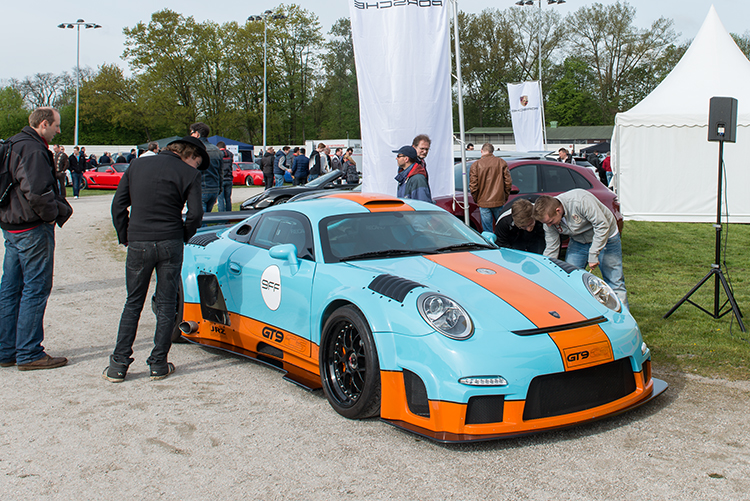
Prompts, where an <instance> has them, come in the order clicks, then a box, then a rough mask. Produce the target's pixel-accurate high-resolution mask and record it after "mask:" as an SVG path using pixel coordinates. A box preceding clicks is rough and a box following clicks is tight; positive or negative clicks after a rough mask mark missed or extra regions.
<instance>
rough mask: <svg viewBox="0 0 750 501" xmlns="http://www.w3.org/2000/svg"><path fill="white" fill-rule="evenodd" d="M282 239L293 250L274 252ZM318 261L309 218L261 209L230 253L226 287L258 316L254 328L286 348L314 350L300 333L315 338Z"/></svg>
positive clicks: (240, 306) (239, 305)
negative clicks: (313, 298) (314, 287)
mask: <svg viewBox="0 0 750 501" xmlns="http://www.w3.org/2000/svg"><path fill="white" fill-rule="evenodd" d="M281 244H293V245H294V247H295V249H296V253H295V254H294V256H288V257H287V258H279V257H272V255H271V254H272V252H271V249H273V248H274V247H277V246H279V245H281ZM277 250H278V247H277ZM295 258H296V259H295ZM295 261H296V262H295ZM315 266H316V265H315V258H314V250H313V238H312V228H311V226H310V221H309V220H308V219H307V218H306V217H305V216H304V215H302V214H300V213H297V212H294V211H274V212H272V213H268V214H264V215H262V216H261V217H260V218H259V219H258V221H257V223H255V227H254V228H252V231H250V232H249V233H248V234H247V243H246V245H240V246H238V248H237V250H235V251H234V252H233V253H232V254H231V255H230V256H229V257H228V261H227V273H226V279H225V280H226V285H227V287H222V289H223V290H228V291H229V295H230V301H231V303H232V305H233V307H234V308H235V309H237V310H239V312H240V313H241V314H242V315H243V316H245V317H248V318H251V319H253V320H255V321H257V322H258V324H257V325H254V329H255V330H256V331H257V330H260V331H261V332H260V334H261V335H262V336H263V337H265V338H267V339H269V340H270V341H272V342H273V343H274V344H276V345H277V346H278V347H279V348H281V349H282V350H293V351H295V352H296V353H298V354H302V355H306V356H309V355H310V353H309V350H310V345H309V343H300V342H299V338H303V339H305V340H309V339H310V318H311V314H310V297H311V293H312V282H313V277H314V275H315ZM250 330H253V329H252V326H251V329H250ZM255 334H256V335H257V334H259V333H258V332H255ZM290 334H292V335H291V336H290ZM303 350H304V351H306V353H302V351H303Z"/></svg>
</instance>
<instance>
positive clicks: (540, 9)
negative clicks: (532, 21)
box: [516, 0, 565, 85]
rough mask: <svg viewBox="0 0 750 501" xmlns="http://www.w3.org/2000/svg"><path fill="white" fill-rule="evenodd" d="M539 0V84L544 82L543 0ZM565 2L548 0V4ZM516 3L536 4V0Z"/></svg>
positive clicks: (562, 0)
mask: <svg viewBox="0 0 750 501" xmlns="http://www.w3.org/2000/svg"><path fill="white" fill-rule="evenodd" d="M537 1H538V2H539V13H538V15H537V19H538V22H537V30H536V44H537V47H538V49H539V85H541V84H542V0H537ZM561 3H565V0H547V5H552V4H561ZM516 5H520V6H523V5H534V0H518V1H517V2H516Z"/></svg>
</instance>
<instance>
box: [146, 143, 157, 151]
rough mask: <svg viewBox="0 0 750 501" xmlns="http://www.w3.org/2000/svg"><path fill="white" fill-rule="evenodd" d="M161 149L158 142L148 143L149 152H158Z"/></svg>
mask: <svg viewBox="0 0 750 501" xmlns="http://www.w3.org/2000/svg"><path fill="white" fill-rule="evenodd" d="M158 149H159V143H157V142H156V141H151V142H150V143H148V151H156V150H158Z"/></svg>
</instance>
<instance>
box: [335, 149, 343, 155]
mask: <svg viewBox="0 0 750 501" xmlns="http://www.w3.org/2000/svg"><path fill="white" fill-rule="evenodd" d="M339 151H344V148H336V154H337V155H338V154H339Z"/></svg>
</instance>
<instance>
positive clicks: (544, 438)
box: [0, 189, 750, 500]
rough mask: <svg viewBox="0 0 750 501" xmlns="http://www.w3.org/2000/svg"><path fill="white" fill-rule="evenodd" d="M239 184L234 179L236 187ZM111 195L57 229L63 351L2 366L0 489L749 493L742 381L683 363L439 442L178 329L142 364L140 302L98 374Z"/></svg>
mask: <svg viewBox="0 0 750 501" xmlns="http://www.w3.org/2000/svg"><path fill="white" fill-rule="evenodd" d="M251 191H252V189H237V190H236V191H235V195H234V196H235V200H242V199H244V198H245V197H247V196H249V194H250V193H251ZM110 202H111V196H95V197H84V198H81V199H79V200H71V203H72V205H73V207H74V209H75V213H74V215H73V217H72V218H71V220H70V221H69V222H68V224H66V226H65V227H64V228H62V229H58V231H57V254H56V261H57V262H56V266H55V284H54V288H53V291H52V296H51V297H50V301H49V306H48V308H47V315H46V318H45V331H46V340H45V343H44V344H45V347H46V349H47V351H48V352H49V353H50V354H52V355H53V356H66V357H68V358H69V359H70V363H69V364H68V365H67V366H66V367H64V368H61V369H55V370H48V371H33V372H19V371H18V370H16V369H15V368H5V369H0V378H2V391H1V392H0V409H2V411H1V412H0V499H2V500H21V499H24V500H26V499H65V500H67V499H112V498H114V499H123V498H126V497H127V498H135V499H167V500H193V499H195V500H202V499H208V498H219V499H230V500H233V499H264V500H267V499H270V500H276V499H279V500H281V499H284V500H286V499H295V500H296V499H310V500H329V499H333V498H334V497H335V498H338V499H368V500H369V499H408V500H413V499H420V500H421V499H424V500H435V499H460V500H480V499H491V500H505V499H507V500H557V499H565V500H579V499H607V500H613V499H617V500H619V499H622V500H625V499H627V500H632V499H659V500H662V499H664V500H666V499H685V500H698V499H700V500H709V499H711V500H713V499H716V500H739V499H750V424H749V421H748V401H749V398H748V397H750V383H749V382H747V381H742V382H728V381H723V380H712V379H706V378H701V377H696V376H693V375H689V374H682V373H666V372H664V371H663V369H662V370H661V371H660V367H659V364H658V362H657V363H656V364H655V366H654V375H655V376H657V377H660V378H662V379H665V380H666V381H668V382H669V384H670V388H669V390H667V392H666V393H665V394H664V395H662V396H661V397H659V398H658V399H656V400H655V401H653V402H651V403H650V404H649V405H647V406H645V407H643V408H640V409H637V410H635V411H632V412H629V413H626V414H624V415H621V416H617V417H614V418H610V419H606V420H603V421H599V422H597V423H594V424H590V425H586V426H579V427H575V428H570V429H566V430H562V431H555V432H550V433H544V434H540V435H535V436H528V437H523V438H516V439H510V440H501V441H494V442H485V443H479V444H470V445H440V444H435V443H432V442H430V441H428V440H424V439H421V438H419V437H417V436H415V435H411V434H409V433H406V432H403V431H400V430H398V429H396V428H393V427H391V426H389V425H387V424H385V423H382V422H380V421H378V420H375V419H373V420H367V421H350V420H347V419H344V418H342V417H340V416H339V415H338V414H336V413H335V412H334V411H333V410H332V409H331V408H330V407H329V405H328V403H327V402H326V400H325V397H324V396H323V394H322V393H321V392H313V393H310V392H307V391H305V390H303V389H301V388H299V387H297V386H295V385H293V384H291V383H288V382H286V381H284V380H283V379H282V377H281V374H280V373H279V372H277V371H275V370H273V369H270V368H267V367H265V366H261V365H258V364H256V363H254V362H252V361H249V360H246V359H243V358H240V357H237V356H233V355H229V354H226V353H223V352H220V351H217V350H213V349H208V348H201V347H198V346H195V345H186V344H178V345H174V346H173V348H172V351H171V352H170V360H171V361H172V362H174V363H175V365H176V366H177V372H176V373H175V374H173V375H172V376H170V377H169V378H167V379H165V380H163V381H158V382H152V381H150V379H149V377H148V366H146V364H145V360H146V358H147V357H148V354H149V352H150V349H151V336H152V333H153V329H154V324H155V322H154V316H153V314H152V313H151V312H150V309H149V307H148V305H147V307H146V308H145V310H144V314H143V318H142V319H141V324H140V331H139V338H138V339H137V341H136V344H135V355H134V357H135V359H136V361H135V362H134V364H133V365H132V366H131V371H130V373H129V374H128V379H127V380H126V381H125V382H124V383H122V384H111V383H108V382H106V381H104V380H103V379H102V377H101V373H102V370H103V369H104V367H105V366H106V365H107V357H108V355H109V353H110V352H111V350H112V348H113V346H114V340H115V335H116V328H117V324H118V321H119V316H120V311H121V309H122V306H123V304H124V300H125V280H124V255H125V254H124V250H123V249H122V248H120V247H117V246H116V245H115V237H114V231H113V229H112V226H111V223H110V219H109V206H110Z"/></svg>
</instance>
